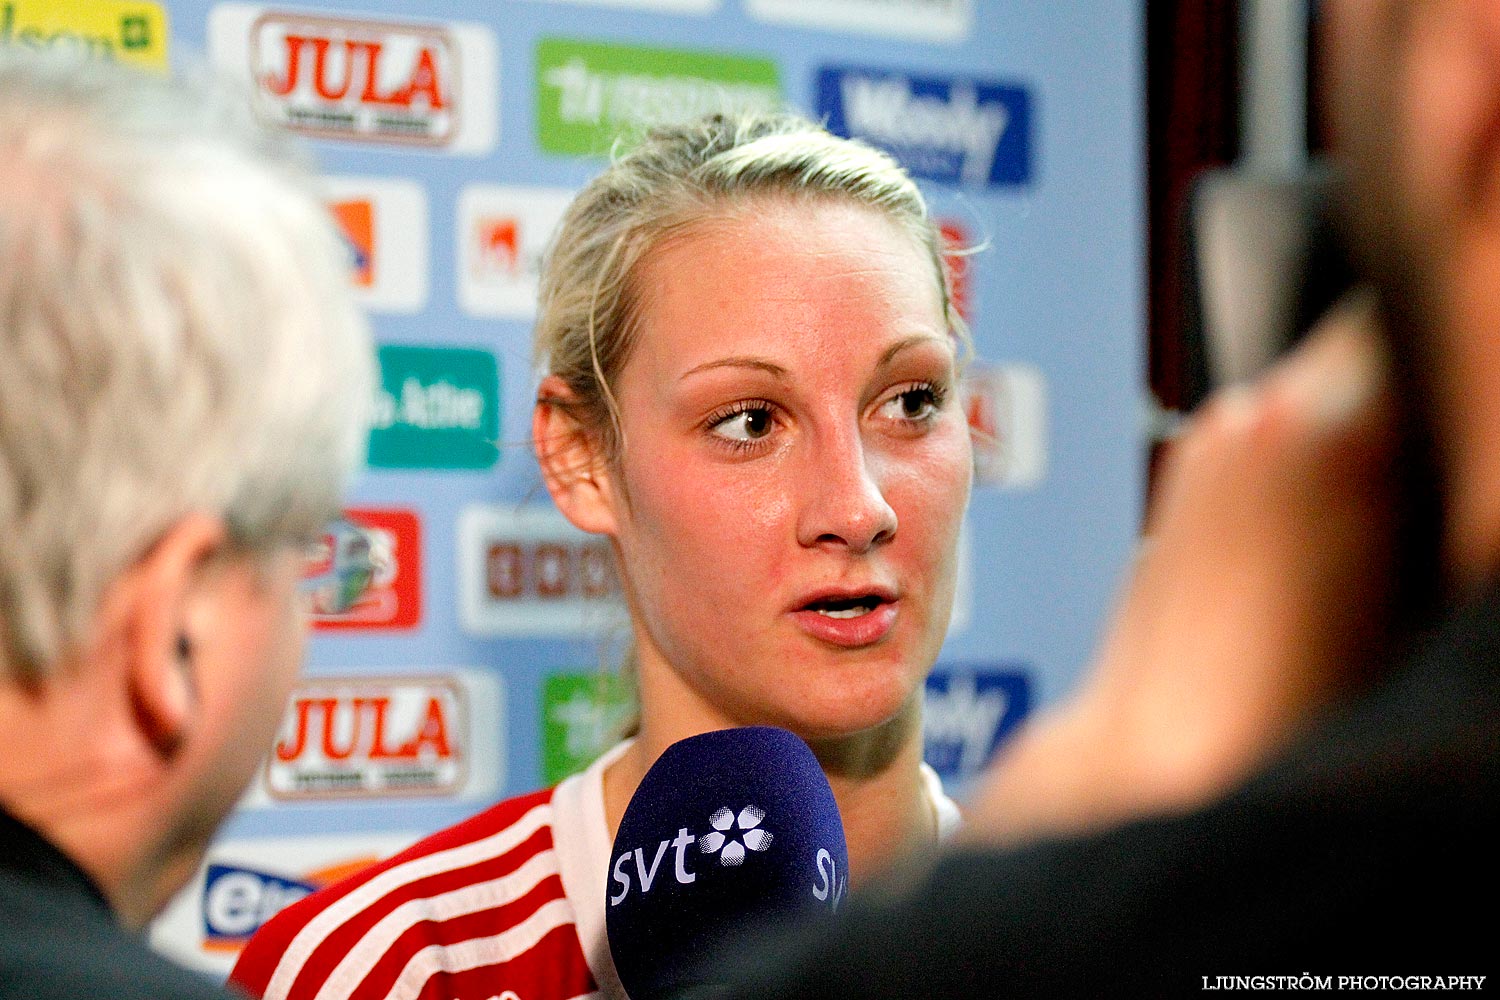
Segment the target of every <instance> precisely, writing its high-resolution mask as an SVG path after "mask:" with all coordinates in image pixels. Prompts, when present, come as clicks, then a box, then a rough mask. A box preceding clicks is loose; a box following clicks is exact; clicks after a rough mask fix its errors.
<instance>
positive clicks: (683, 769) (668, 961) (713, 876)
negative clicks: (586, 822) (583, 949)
mask: <svg viewBox="0 0 1500 1000" xmlns="http://www.w3.org/2000/svg"><path fill="white" fill-rule="evenodd" d="M848 868H849V852H848V848H847V847H846V845H845V843H844V825H843V822H842V821H841V820H840V819H839V810H838V804H837V803H836V802H834V799H833V791H832V789H830V788H829V787H828V779H827V778H826V777H824V775H823V769H822V768H821V767H819V766H818V761H817V758H815V757H814V756H813V754H812V751H811V750H809V749H808V747H807V744H806V743H803V742H802V741H801V740H800V739H798V738H797V737H796V736H794V735H792V734H791V733H789V732H787V731H786V730H784V729H774V728H771V727H769V726H751V727H747V728H743V729H724V730H719V731H717V732H712V733H703V734H701V735H698V736H691V737H689V738H687V739H685V740H680V741H679V742H677V743H673V744H672V745H671V746H669V747H668V748H667V749H666V752H665V753H663V754H662V755H661V759H659V760H658V761H657V762H656V763H655V764H654V765H652V767H651V770H649V771H647V772H646V777H645V778H644V779H643V780H642V781H641V784H640V787H639V788H637V789H636V792H635V795H634V796H633V797H632V798H631V800H630V804H629V805H628V806H626V808H625V815H624V818H623V819H622V820H621V821H620V830H619V833H618V834H617V835H616V836H615V844H614V851H613V852H612V854H611V855H610V871H609V883H608V888H607V890H606V898H607V900H608V902H607V906H606V908H605V927H606V930H607V932H608V934H609V948H610V952H611V953H612V954H613V955H614V960H615V968H616V969H617V970H618V972H619V974H620V982H621V984H622V985H623V986H624V987H625V989H626V991H627V992H628V993H629V994H630V997H631V1000H656V998H665V997H672V996H675V995H680V994H685V993H688V992H694V993H696V994H699V995H702V993H703V990H704V988H705V987H710V988H711V987H712V986H714V985H715V983H714V982H713V978H714V975H715V969H714V964H713V962H712V959H713V957H714V955H715V954H718V953H719V950H720V949H721V948H724V947H725V946H727V945H731V944H732V942H733V940H734V938H735V935H736V934H737V933H738V932H739V931H740V930H741V929H742V928H745V927H747V926H751V925H754V924H756V923H763V922H765V921H767V920H773V919H776V918H778V917H785V916H789V915H792V914H796V913H802V912H805V911H808V910H819V909H821V910H826V911H829V912H831V911H832V910H834V909H835V908H836V907H837V906H838V904H839V901H840V900H841V899H842V898H843V894H844V889H845V887H846V886H847V884H848Z"/></svg>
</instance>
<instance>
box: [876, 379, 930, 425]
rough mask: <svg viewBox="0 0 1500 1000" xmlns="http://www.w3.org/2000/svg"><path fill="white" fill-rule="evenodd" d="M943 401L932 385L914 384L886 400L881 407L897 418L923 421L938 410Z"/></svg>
mask: <svg viewBox="0 0 1500 1000" xmlns="http://www.w3.org/2000/svg"><path fill="white" fill-rule="evenodd" d="M940 405H941V401H940V400H939V399H938V395H937V392H936V391H935V390H934V389H933V388H932V387H931V386H914V387H912V388H910V389H907V390H905V391H903V392H898V393H897V394H896V395H894V396H892V397H891V398H890V399H888V400H886V402H885V404H884V405H883V406H881V409H882V410H883V411H885V415H886V416H887V417H893V418H895V419H897V420H905V421H912V422H916V421H922V420H926V419H927V418H928V417H930V416H932V415H933V414H934V413H936V412H937V409H938V407H939V406H940Z"/></svg>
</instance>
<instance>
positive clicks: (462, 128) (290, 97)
mask: <svg viewBox="0 0 1500 1000" xmlns="http://www.w3.org/2000/svg"><path fill="white" fill-rule="evenodd" d="M208 47H209V53H210V55H211V58H212V59H213V62H214V64H215V65H216V66H217V67H219V69H220V70H222V71H223V72H224V73H226V74H227V75H230V76H232V77H235V78H237V79H240V80H242V81H243V82H244V83H246V84H247V85H248V86H249V87H250V90H251V93H252V94H253V95H254V98H255V105H256V110H257V113H258V114H260V116H261V117H262V118H264V119H265V120H267V121H270V122H274V123H276V124H278V125H281V126H284V127H286V128H289V129H291V130H293V131H296V132H301V133H303V134H305V135H311V136H315V137H317V138H322V139H333V140H344V141H354V142H368V143H379V144H386V145H396V146H405V147H408V148H417V149H423V148H425V149H430V150H433V151H436V152H447V153H458V154H469V155H479V154H483V153H487V152H489V151H490V150H492V149H494V147H495V144H496V142H497V140H498V139H499V131H500V111H499V80H500V67H499V56H498V46H497V44H496V41H495V36H494V33H493V32H492V31H491V30H490V29H489V28H486V27H484V26H483V25H480V24H469V23H454V22H447V23H444V22H430V23H429V22H415V21H396V20H388V19H383V18H374V17H367V18H360V17H348V16H344V15H336V14H331V13H321V12H314V11H307V10H299V11H290V10H286V9H284V8H276V7H267V6H262V5H258V4H246V3H223V4H219V5H218V6H216V7H215V8H214V9H213V10H212V11H211V12H210V14H209V18H208Z"/></svg>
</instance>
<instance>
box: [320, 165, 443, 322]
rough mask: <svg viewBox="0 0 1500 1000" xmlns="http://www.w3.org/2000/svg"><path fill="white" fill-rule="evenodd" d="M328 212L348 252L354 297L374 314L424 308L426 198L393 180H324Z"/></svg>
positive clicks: (410, 184)
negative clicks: (331, 215)
mask: <svg viewBox="0 0 1500 1000" xmlns="http://www.w3.org/2000/svg"><path fill="white" fill-rule="evenodd" d="M321 183H322V186H323V192H324V196H325V197H326V199H327V203H328V210H329V212H331V213H332V214H333V220H334V223H335V224H336V225H337V227H338V231H339V236H340V237H341V238H342V239H343V241H344V245H345V248H346V249H347V250H348V252H349V272H350V284H351V287H352V288H353V289H354V297H355V299H356V300H358V301H359V303H360V304H361V305H362V306H364V307H365V308H367V309H370V310H373V311H375V312H392V313H415V312H419V311H421V309H422V307H423V306H425V305H426V304H427V268H428V235H427V195H426V193H425V192H424V191H423V190H422V187H421V185H419V184H418V183H417V182H416V181H412V180H407V179H405V178H395V177H324V178H323V179H322V181H321Z"/></svg>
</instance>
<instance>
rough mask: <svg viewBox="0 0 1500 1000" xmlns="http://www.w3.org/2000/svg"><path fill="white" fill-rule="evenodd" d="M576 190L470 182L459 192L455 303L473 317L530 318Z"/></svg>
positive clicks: (534, 313) (534, 310) (534, 314)
mask: <svg viewBox="0 0 1500 1000" xmlns="http://www.w3.org/2000/svg"><path fill="white" fill-rule="evenodd" d="M573 195H574V192H573V191H571V190H569V189H567V188H552V187H519V186H508V187H507V186H497V185H486V184H473V185H470V186H468V187H466V188H464V189H463V190H462V191H461V192H459V196H458V226H457V230H458V234H457V235H458V255H457V259H458V267H459V284H458V301H459V305H460V306H462V307H463V309H464V311H465V312H467V313H470V314H471V315H474V316H492V317H496V318H500V319H521V320H529V319H532V318H533V317H535V316H536V295H537V282H538V281H539V279H540V277H541V263H542V255H543V254H544V253H545V252H546V250H547V246H548V244H549V243H550V241H551V239H552V237H553V235H555V233H556V231H557V227H558V224H559V223H560V222H561V221H562V217H563V213H564V212H565V211H567V208H568V203H569V202H570V201H572V199H573Z"/></svg>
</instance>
